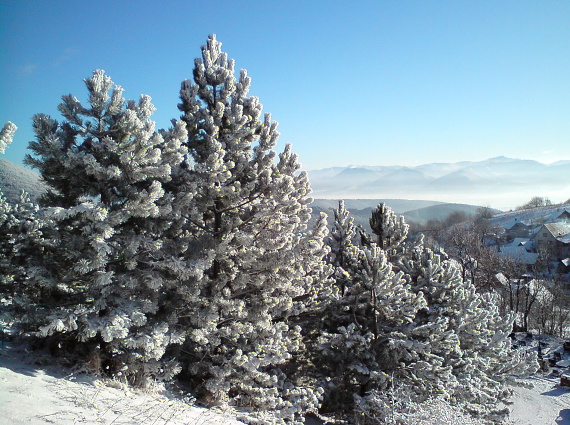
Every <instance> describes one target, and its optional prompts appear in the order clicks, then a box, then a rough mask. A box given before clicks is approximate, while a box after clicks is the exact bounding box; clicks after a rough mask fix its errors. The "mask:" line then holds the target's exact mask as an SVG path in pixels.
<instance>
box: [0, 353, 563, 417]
mask: <svg viewBox="0 0 570 425" xmlns="http://www.w3.org/2000/svg"><path fill="white" fill-rule="evenodd" d="M39 360H41V359H37V358H34V357H32V356H30V355H29V354H26V351H25V349H23V348H22V347H13V346H12V345H11V344H9V343H6V344H4V345H1V346H0V412H1V413H0V423H2V424H10V425H20V424H28V425H29V424H32V425H43V424H57V425H71V424H81V423H85V424H108V425H135V424H136V425H167V424H168V425H182V424H184V425H218V424H219V425H238V424H241V422H239V421H237V420H235V419H233V418H232V417H231V416H230V415H229V414H227V413H226V414H224V413H223V412H216V411H214V410H208V409H204V408H199V407H193V406H189V405H188V404H186V403H184V402H183V401H182V400H180V399H178V398H176V397H174V396H172V395H171V394H169V393H168V392H167V391H159V390H155V391H146V392H145V391H135V390H132V389H128V388H125V387H124V386H122V385H120V384H118V383H117V382H115V381H108V380H101V379H97V378H95V377H93V376H89V375H86V374H81V373H70V372H69V370H66V369H64V368H61V367H56V366H53V365H51V366H50V365H48V366H42V365H38V364H37V363H40V364H41V361H39ZM530 382H532V383H533V384H534V388H533V389H525V388H516V389H515V396H514V398H513V400H512V401H513V404H512V405H511V406H509V407H510V409H511V410H512V413H511V416H510V417H509V423H510V424H513V425H551V424H552V425H570V389H569V388H565V387H560V386H558V383H559V378H556V379H554V378H545V377H536V378H533V379H531V380H530ZM422 423H424V422H423V421H422ZM432 423H433V424H436V425H439V424H443V423H445V424H450V423H452V424H453V423H455V422H453V421H449V420H445V421H443V422H442V421H434V422H432Z"/></svg>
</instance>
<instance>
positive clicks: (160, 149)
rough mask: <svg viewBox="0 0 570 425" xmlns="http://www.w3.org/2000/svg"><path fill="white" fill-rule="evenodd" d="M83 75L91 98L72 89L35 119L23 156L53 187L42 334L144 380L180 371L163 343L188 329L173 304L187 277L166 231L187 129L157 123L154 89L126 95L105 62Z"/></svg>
mask: <svg viewBox="0 0 570 425" xmlns="http://www.w3.org/2000/svg"><path fill="white" fill-rule="evenodd" d="M85 83H86V86H87V89H88V92H89V105H88V106H87V107H84V106H83V105H82V104H81V103H80V101H79V100H78V99H77V98H75V97H74V96H72V95H67V96H63V103H61V104H60V105H59V108H58V109H59V111H60V112H61V114H62V115H63V117H64V121H63V122H62V123H58V122H57V121H55V120H54V119H52V118H50V117H49V116H46V115H43V114H39V115H36V116H35V117H34V119H33V122H34V131H35V134H36V141H34V142H31V143H30V149H31V150H32V152H33V153H34V156H31V155H28V156H27V157H26V160H25V161H26V163H27V164H28V165H31V166H33V167H35V168H36V169H38V170H39V172H40V174H41V176H42V178H43V179H44V181H45V182H46V183H47V184H48V185H49V187H50V191H49V192H48V193H47V194H46V195H45V196H43V198H42V203H43V205H44V206H45V207H46V209H45V211H44V216H45V217H46V219H47V220H49V221H50V222H51V224H50V225H49V227H46V229H48V230H49V243H48V244H46V246H45V249H44V250H43V251H42V252H38V253H36V258H35V264H34V265H33V267H32V268H30V270H29V275H30V276H29V280H28V283H27V285H28V287H27V288H26V291H27V294H28V296H30V297H31V299H32V304H31V312H30V314H29V315H28V316H27V318H28V320H29V321H30V325H32V324H35V325H36V330H37V332H36V335H37V336H39V337H42V338H49V339H51V340H55V341H57V342H58V345H56V346H60V345H61V346H64V347H65V346H66V344H65V342H66V341H70V342H71V344H68V346H72V347H73V348H72V349H73V351H74V352H75V354H78V352H83V353H86V354H87V353H88V354H89V355H92V356H98V357H99V360H98V362H99V361H100V363H101V364H102V365H103V367H104V369H105V370H104V371H105V372H108V373H111V374H114V375H115V376H123V377H126V378H128V379H129V380H130V381H131V382H135V383H136V384H141V385H144V384H145V383H146V379H147V378H149V377H152V378H162V377H164V378H168V377H170V376H172V374H173V373H174V372H175V371H176V370H175V367H174V365H173V364H170V363H167V362H164V361H163V360H168V359H166V358H165V357H164V355H165V350H166V349H167V348H168V346H169V345H171V344H176V343H180V342H181V341H182V334H181V333H180V332H177V331H176V330H175V329H174V325H175V324H176V322H177V317H176V314H175V309H173V308H171V306H170V305H168V303H169V302H170V301H171V300H173V299H179V298H180V296H179V295H177V294H178V293H179V292H180V291H183V289H184V288H182V287H181V285H180V283H179V277H180V274H179V273H176V271H175V267H174V266H172V263H176V261H173V260H172V258H176V255H177V252H176V249H175V248H174V244H173V243H172V242H171V240H170V237H171V236H172V235H169V233H168V232H169V229H170V228H171V226H172V221H173V218H172V217H171V212H172V206H171V205H172V204H176V199H175V195H173V194H172V193H169V192H166V191H165V190H164V187H163V186H164V185H165V184H167V183H168V181H169V180H170V178H171V173H172V169H173V168H177V167H179V165H180V163H181V162H182V160H183V157H184V154H185V148H183V147H182V146H181V142H182V141H183V140H185V138H186V130H185V128H184V125H183V124H181V123H179V124H177V125H175V128H174V129H172V130H171V131H170V132H165V135H164V137H163V135H161V134H159V133H157V132H156V131H155V130H154V122H153V121H151V120H150V119H149V118H150V116H151V115H152V113H153V112H154V107H153V105H152V104H151V103H150V97H148V96H144V95H143V96H141V97H140V100H139V102H135V101H128V102H126V101H125V100H124V99H123V96H122V93H123V89H122V88H121V87H119V86H115V85H114V83H113V82H112V81H111V79H110V77H108V76H107V75H105V73H104V71H101V70H97V71H95V72H94V73H93V76H92V77H90V78H88V79H86V80H85ZM32 312H33V314H32Z"/></svg>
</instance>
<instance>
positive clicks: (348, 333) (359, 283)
mask: <svg viewBox="0 0 570 425" xmlns="http://www.w3.org/2000/svg"><path fill="white" fill-rule="evenodd" d="M353 234H354V229H353V226H352V220H351V219H350V217H349V215H348V212H347V211H346V210H345V209H344V205H343V203H340V204H339V209H338V210H336V211H335V224H334V228H333V232H332V236H331V242H330V243H331V245H332V249H331V252H332V253H335V254H336V253H340V252H343V253H344V254H348V255H346V256H344V261H346V265H345V267H346V268H347V269H348V270H349V271H348V272H345V275H344V279H343V280H339V279H337V280H336V282H335V283H336V284H337V285H344V290H342V288H340V287H339V288H338V290H337V291H336V292H333V294H332V297H331V298H330V299H329V300H328V307H327V308H326V309H325V311H324V314H323V317H322V319H321V324H322V331H321V334H320V336H319V338H318V341H317V344H316V348H315V349H316V350H317V351H318V355H317V358H316V359H315V360H314V363H315V364H316V365H317V369H319V371H320V373H321V374H323V375H324V376H326V377H327V379H326V381H327V386H326V399H325V404H324V409H325V410H328V411H337V412H338V411H343V410H344V411H345V412H347V411H350V410H351V409H352V408H354V403H355V400H356V399H355V397H359V396H364V395H365V394H367V393H368V392H369V391H372V390H385V389H386V388H388V387H389V386H390V385H391V375H392V374H393V372H394V371H396V370H397V369H398V368H399V365H400V362H401V361H402V356H403V355H404V352H405V349H406V347H410V346H411V345H412V344H413V342H412V341H410V338H409V337H408V335H407V334H408V333H409V328H410V326H411V325H412V323H413V321H414V318H415V316H416V314H417V313H418V311H419V310H421V309H422V308H424V307H425V301H424V299H423V296H422V295H421V294H414V293H413V292H411V290H410V288H409V286H408V284H407V282H406V280H405V279H404V276H403V274H402V273H394V271H393V270H392V265H391V264H390V262H389V261H388V259H387V256H386V254H385V252H384V251H383V250H382V249H380V248H379V247H378V246H377V245H376V244H374V243H372V244H371V245H370V246H364V247H358V246H355V245H352V244H351V243H350V239H351V236H352V235H353ZM330 258H331V259H332V260H333V266H335V267H336V268H337V270H338V269H339V266H338V260H339V257H338V256H332V255H331V257H330Z"/></svg>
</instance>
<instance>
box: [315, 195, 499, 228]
mask: <svg viewBox="0 0 570 425" xmlns="http://www.w3.org/2000/svg"><path fill="white" fill-rule="evenodd" d="M380 202H384V203H386V205H388V206H389V207H390V208H392V210H393V211H394V212H395V213H396V214H400V215H403V216H404V218H405V219H406V221H408V222H412V221H413V222H415V223H420V224H423V223H425V222H426V221H428V220H431V219H435V220H443V219H445V218H446V217H447V216H449V214H451V213H452V212H464V213H465V214H466V215H467V216H473V215H475V214H476V212H477V209H478V208H479V206H477V205H467V204H453V203H443V202H437V201H424V200H408V199H346V200H345V207H346V209H347V210H348V211H350V215H351V216H352V217H353V218H354V222H355V223H356V224H357V225H360V226H362V227H364V228H365V229H368V230H369V224H368V221H369V219H370V215H371V211H372V209H373V208H376V206H377V205H378V204H379V203H380ZM311 208H312V209H313V217H316V216H318V214H319V213H320V212H325V213H326V214H327V215H328V221H329V226H332V223H333V218H334V214H333V209H336V208H338V200H336V199H334V200H333V199H315V200H314V202H313V203H312V204H311ZM497 212H498V211H497Z"/></svg>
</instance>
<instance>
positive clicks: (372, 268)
mask: <svg viewBox="0 0 570 425" xmlns="http://www.w3.org/2000/svg"><path fill="white" fill-rule="evenodd" d="M380 207H383V205H381V206H380ZM380 207H379V208H378V209H377V210H376V211H374V212H373V218H372V219H371V224H372V228H373V230H374V231H375V233H376V235H377V236H378V240H379V241H384V242H383V243H384V246H387V245H388V244H392V242H395V243H396V246H400V247H402V249H401V250H400V251H399V252H398V255H396V256H393V258H392V259H391V260H390V259H389V258H388V257H387V254H386V253H385V251H384V250H383V249H381V248H380V247H379V246H378V245H377V244H374V243H372V244H368V245H364V246H355V245H353V244H352V242H351V240H352V239H353V236H354V230H353V224H352V220H351V219H350V217H349V216H348V213H347V212H346V210H345V209H344V205H343V203H341V204H340V205H339V209H338V210H337V211H335V224H334V227H333V231H332V235H331V238H330V239H329V244H330V246H331V255H330V256H329V258H330V260H331V262H332V265H333V267H334V268H335V274H334V277H335V279H334V281H335V284H336V285H335V286H336V289H337V291H336V292H334V294H335V296H333V297H331V298H330V299H329V301H328V303H329V307H328V308H327V309H326V310H325V314H324V315H323V319H322V322H321V323H322V325H323V327H322V330H321V333H320V336H319V337H318V339H317V344H316V350H315V351H316V352H318V353H319V355H318V356H317V358H316V359H315V360H314V363H315V364H316V365H318V366H317V369H318V370H319V372H320V373H321V374H322V375H323V377H324V381H325V382H326V384H325V401H324V404H323V408H324V409H325V411H328V412H331V413H334V412H337V413H339V412H343V411H344V412H345V413H346V412H350V411H352V412H354V413H355V414H356V415H357V417H358V418H360V419H359V421H360V422H359V423H363V424H364V423H377V422H378V421H379V420H389V419H390V417H389V415H390V414H392V415H393V414H394V404H393V403H394V400H392V401H390V400H391V397H392V396H393V395H394V394H395V393H394V391H395V388H396V387H397V388H398V391H399V392H400V393H401V392H404V393H406V394H407V396H408V397H410V400H411V401H414V402H420V403H421V402H423V401H426V400H429V399H430V398H432V397H434V396H439V397H443V399H444V400H446V402H447V403H450V404H453V405H457V406H458V407H459V408H463V409H465V410H467V411H469V412H470V413H473V414H476V415H480V416H484V417H487V418H495V419H496V418H500V417H501V416H502V415H504V413H505V412H504V411H498V410H497V406H498V405H499V402H501V401H503V400H505V399H506V398H507V397H508V395H509V393H508V391H507V390H506V388H505V383H506V382H509V381H512V380H513V378H512V376H514V375H519V376H523V375H525V374H528V373H532V372H534V371H535V370H536V361H534V360H533V359H532V358H524V356H522V355H521V353H520V352H518V351H514V350H512V349H511V344H510V339H509V338H508V334H509V333H510V331H511V329H512V318H510V317H507V318H502V317H501V316H500V315H499V313H498V309H497V304H496V302H495V300H494V299H493V298H492V297H490V296H484V295H481V294H478V293H476V291H475V287H474V286H473V285H472V284H471V283H470V282H469V281H464V280H463V279H462V278H461V274H460V273H459V270H458V268H457V266H456V264H455V263H454V262H453V261H450V260H447V259H444V258H442V257H441V255H436V254H434V253H433V252H431V251H430V250H428V249H426V248H424V247H423V244H422V242H421V241H420V242H419V243H417V244H415V245H412V246H405V245H402V242H403V240H404V238H405V233H407V232H406V231H407V225H405V223H404V222H403V220H402V219H395V218H394V215H393V213H391V210H389V209H387V208H385V207H384V208H380ZM366 239H367V238H365V240H366ZM392 247H394V245H392ZM387 248H389V247H387ZM392 249H393V248H392ZM392 252H394V251H392ZM391 261H392V262H391ZM355 264H356V265H355ZM394 270H398V272H397V273H396V272H395V271H394ZM355 417H356V416H355ZM366 418H369V419H366ZM367 421H368V422H367Z"/></svg>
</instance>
